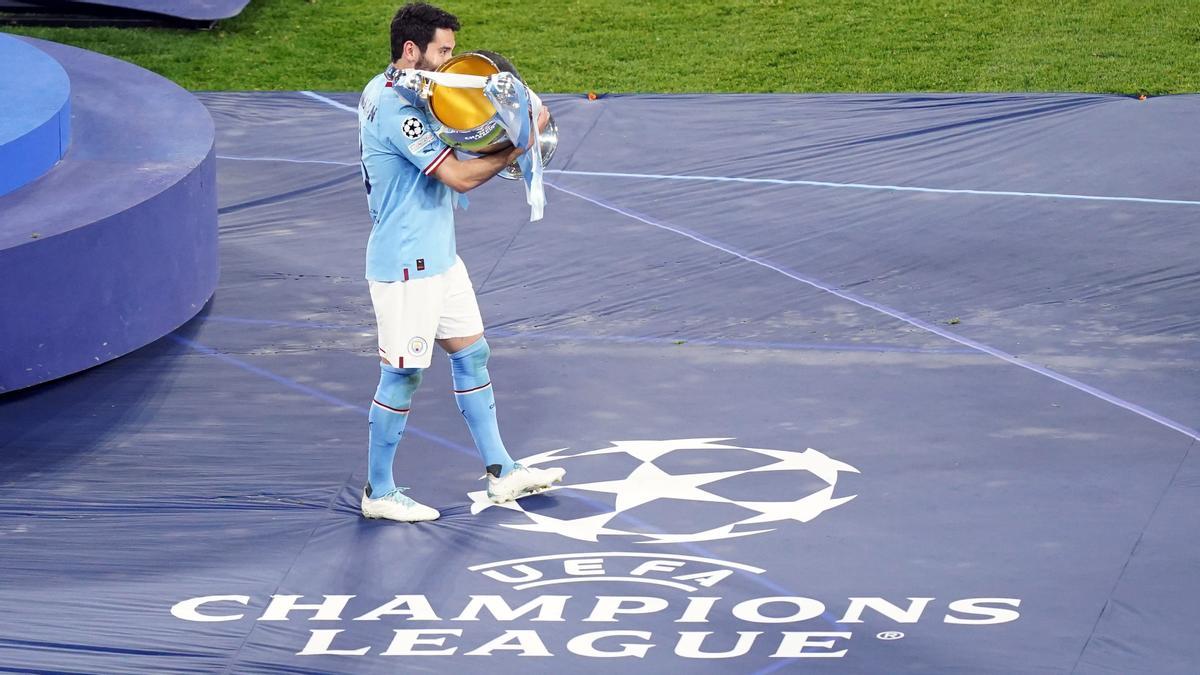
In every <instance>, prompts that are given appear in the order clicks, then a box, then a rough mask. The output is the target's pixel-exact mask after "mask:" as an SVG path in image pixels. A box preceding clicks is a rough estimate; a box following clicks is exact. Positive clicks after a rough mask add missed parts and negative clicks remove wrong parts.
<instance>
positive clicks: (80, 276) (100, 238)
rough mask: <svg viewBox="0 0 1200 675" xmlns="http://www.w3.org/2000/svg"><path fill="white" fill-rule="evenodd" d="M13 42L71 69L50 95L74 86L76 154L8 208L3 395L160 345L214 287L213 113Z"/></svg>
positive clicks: (2, 281)
mask: <svg viewBox="0 0 1200 675" xmlns="http://www.w3.org/2000/svg"><path fill="white" fill-rule="evenodd" d="M4 40H5V42H6V43H7V42H12V41H16V40H20V41H21V42H20V44H21V45H22V49H26V50H27V49H36V50H38V51H39V52H40V53H41V54H42V55H43V58H44V59H46V60H52V61H55V62H57V63H58V64H61V68H60V69H59V70H57V71H56V70H54V69H51V68H45V69H44V70H45V71H46V72H49V73H51V76H50V77H48V79H47V80H46V85H45V86H47V87H53V89H54V91H63V90H64V89H65V87H64V86H63V83H62V81H61V80H60V79H59V78H58V76H57V73H58V72H63V73H64V75H63V77H64V78H65V77H67V76H69V77H70V83H71V88H70V92H71V104H70V109H71V111H72V113H73V120H72V125H71V127H72V130H73V144H72V146H71V149H70V152H69V153H67V155H66V157H65V158H64V159H63V160H62V161H61V162H59V163H58V165H57V166H55V167H54V168H53V169H52V170H50V171H49V172H47V173H45V175H42V176H41V177H40V178H37V179H36V180H33V181H30V182H27V183H26V184H25V185H23V186H21V187H18V188H17V189H15V190H12V191H11V192H9V193H8V194H5V195H3V196H0V214H3V218H2V219H0V316H2V317H3V321H2V323H0V354H3V358H2V359H0V392H5V391H12V390H15V389H20V388H22V387H27V386H29V385H33V384H37V383H39V382H45V381H47V380H51V379H55V378H58V377H62V376H64V375H68V374H70V373H75V372H78V371H80V370H83V369H86V368H89V367H92V366H95V365H97V364H100V363H103V362H105V361H108V360H110V359H114V358H116V357H118V356H121V355H123V354H126V353H128V352H130V351H133V350H134V349H137V348H139V347H142V346H144V345H146V344H148V343H150V342H153V341H154V340H156V339H158V338H160V337H162V336H163V335H165V334H166V333H169V332H170V331H172V330H174V329H175V328H177V327H179V326H180V325H181V324H183V323H184V322H185V321H187V320H188V319H190V318H191V317H192V316H194V315H195V314H196V313H197V312H198V311H200V309H201V307H203V306H204V303H205V301H207V300H208V298H209V297H210V296H211V295H212V291H213V289H214V287H215V286H216V282H217V223H216V218H217V216H216V177H215V160H214V158H213V152H212V150H213V125H212V118H211V117H210V116H209V114H208V112H207V111H206V110H205V109H204V106H202V105H201V104H200V103H199V102H198V101H197V100H196V99H195V97H193V96H192V95H191V94H189V93H188V92H186V91H184V90H183V89H181V88H179V87H178V86H176V85H175V84H173V83H171V82H169V81H167V80H166V79H164V78H162V77H160V76H158V75H155V74H154V73H151V72H149V71H146V70H143V69H141V68H138V67H136V66H133V65H130V64H128V63H124V62H122V61H118V60H116V59H112V58H109V57H106V56H102V55H99V54H95V53H92V52H88V51H84V50H81V49H76V48H73V47H67V46H64V45H58V44H54V43H50V42H44V41H40V40H33V39H26V38H19V39H16V38H4ZM31 86H34V87H40V86H42V84H41V82H40V81H36V82H33V83H32V85H31ZM48 107H50V106H48ZM54 124H55V127H56V128H57V123H54ZM42 126H43V127H44V126H45V125H42ZM39 128H41V127H39ZM35 131H36V130H35ZM29 133H32V132H29ZM29 133H26V134H25V135H23V136H21V138H20V139H17V140H16V141H15V142H17V143H20V142H22V140H23V139H25V138H27V137H28V136H29ZM11 143H12V142H10V144H11Z"/></svg>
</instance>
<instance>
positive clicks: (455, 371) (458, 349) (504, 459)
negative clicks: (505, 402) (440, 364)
mask: <svg viewBox="0 0 1200 675" xmlns="http://www.w3.org/2000/svg"><path fill="white" fill-rule="evenodd" d="M438 344H439V345H440V346H441V347H442V349H445V350H446V353H447V354H449V355H450V375H451V378H452V379H453V382H454V400H455V402H456V403H458V409H459V411H460V412H462V414H463V419H465V420H466V421H467V428H468V429H470V431H471V438H472V439H474V441H475V448H476V449H477V450H478V451H479V455H480V456H481V457H482V458H483V465H484V467H486V469H487V471H488V473H490V474H492V475H494V476H500V475H503V474H506V473H508V472H509V471H512V468H513V460H512V457H511V456H509V454H508V449H507V448H505V447H504V440H503V439H501V438H500V425H499V423H498V422H497V420H496V396H495V393H494V392H493V391H492V376H491V374H490V373H489V372H488V367H487V364H488V359H489V358H490V357H491V353H492V351H491V348H489V347H488V343H487V340H485V339H484V337H483V333H482V332H481V333H476V334H474V335H470V336H466V337H453V338H445V339H442V340H439V341H438Z"/></svg>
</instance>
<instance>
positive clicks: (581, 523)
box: [502, 511, 636, 542]
mask: <svg viewBox="0 0 1200 675" xmlns="http://www.w3.org/2000/svg"><path fill="white" fill-rule="evenodd" d="M525 515H527V516H529V519H530V520H532V521H533V523H531V524H527V525H510V524H508V523H502V525H503V526H504V527H508V528H512V529H514V530H527V531H530V532H546V533H548V534H561V535H562V536H564V537H570V538H571V539H578V540H580V541H592V542H594V541H599V539H598V537H599V536H600V535H602V534H636V532H625V531H623V530H612V529H609V528H607V527H605V525H607V524H608V521H610V520H612V519H613V517H614V516H616V515H617V514H615V513H600V514H597V515H594V516H587V517H585V518H576V519H574V520H560V519H558V518H550V517H548V516H543V515H541V514H540V513H535V512H533V511H526V512H525Z"/></svg>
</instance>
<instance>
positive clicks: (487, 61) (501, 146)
mask: <svg viewBox="0 0 1200 675" xmlns="http://www.w3.org/2000/svg"><path fill="white" fill-rule="evenodd" d="M502 71H505V72H509V73H512V74H513V76H514V77H516V78H517V79H518V80H520V78H521V76H520V74H519V73H517V69H516V67H515V66H513V64H512V63H511V62H510V61H509V60H508V59H506V58H504V57H503V56H501V55H499V54H497V53H495V52H489V51H475V52H466V53H464V54H459V55H458V56H455V57H453V58H451V59H449V60H448V61H446V62H445V63H443V64H442V65H441V67H439V68H438V72H445V73H454V74H459V75H478V76H481V77H488V76H490V75H495V74H496V73H499V72H502ZM427 87H428V89H427V91H428V92H429V94H428V96H429V98H428V102H429V112H430V113H431V114H432V115H433V118H434V119H435V120H436V121H437V123H438V125H439V126H440V128H438V129H435V133H436V134H437V136H438V138H440V139H441V140H442V142H443V143H445V144H446V145H448V146H450V147H452V148H454V149H456V150H462V151H464V152H468V153H472V154H476V155H489V154H492V153H494V152H499V151H501V150H507V149H508V148H511V147H512V143H510V142H509V140H508V135H507V134H506V132H505V130H504V125H503V124H501V123H500V117H499V115H498V113H497V112H496V108H495V106H493V105H492V102H491V101H490V100H488V97H487V96H485V95H484V93H483V90H482V89H469V88H459V87H448V86H444V85H438V84H437V83H435V82H427ZM557 147H558V125H557V124H556V123H555V122H554V118H553V117H551V118H550V120H549V122H548V123H547V124H546V129H545V130H544V131H542V132H541V135H540V143H539V150H540V151H541V155H542V165H543V166H545V165H546V163H547V162H549V161H550V158H551V157H553V156H554V151H555V149H557ZM520 175H521V171H520V169H518V168H517V167H516V166H515V165H510V166H508V167H507V168H505V169H504V170H503V171H502V172H501V173H500V176H501V177H503V178H509V179H516V178H519V177H520Z"/></svg>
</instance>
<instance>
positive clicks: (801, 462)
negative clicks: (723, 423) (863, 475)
mask: <svg viewBox="0 0 1200 675" xmlns="http://www.w3.org/2000/svg"><path fill="white" fill-rule="evenodd" d="M746 449H747V450H750V451H752V452H757V453H759V454H760V455H766V456H768V457H774V458H776V459H778V460H779V461H778V462H775V463H773V464H768V465H766V466H760V467H758V468H755V469H747V471H746V473H755V472H758V471H808V472H810V473H812V474H813V475H814V476H816V477H817V478H820V479H821V480H823V481H825V482H826V483H828V484H830V485H833V484H834V483H836V482H837V475H838V472H839V471H852V472H854V473H858V469H856V468H854V467H852V466H850V465H849V464H847V463H845V462H839V461H838V460H836V459H834V458H832V457H830V456H829V455H826V454H825V453H823V452H821V451H820V450H813V449H812V448H809V449H807V450H805V451H804V452H788V451H785V450H766V449H762V448H746Z"/></svg>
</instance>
